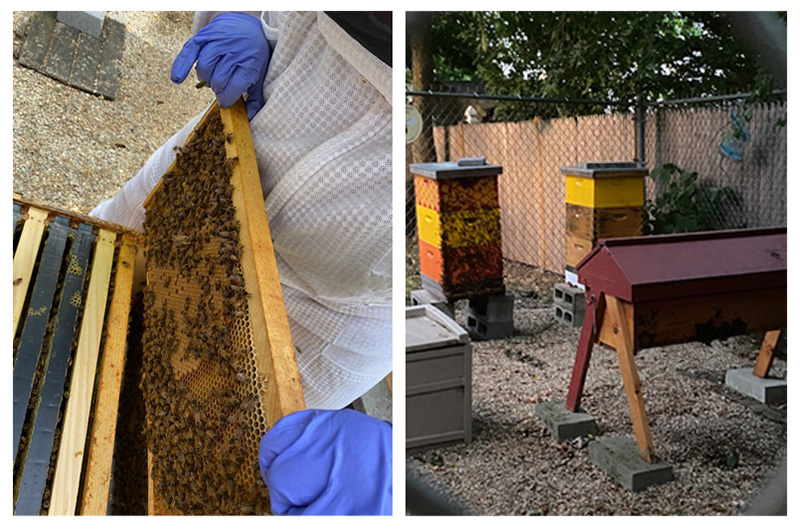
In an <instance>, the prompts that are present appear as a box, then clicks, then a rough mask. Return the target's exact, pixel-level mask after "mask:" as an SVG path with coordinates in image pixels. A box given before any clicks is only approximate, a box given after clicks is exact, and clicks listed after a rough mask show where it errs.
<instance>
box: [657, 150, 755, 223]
mask: <svg viewBox="0 0 800 531" xmlns="http://www.w3.org/2000/svg"><path fill="white" fill-rule="evenodd" d="M650 178H651V179H653V181H655V183H656V190H657V191H658V193H657V197H656V199H655V201H651V200H650V199H648V200H647V201H646V202H645V206H644V208H645V223H644V233H645V234H671V233H676V232H696V231H706V230H720V229H723V228H727V227H726V225H727V224H728V223H727V220H726V218H727V214H728V213H729V212H731V211H732V210H731V209H733V208H736V207H739V206H741V205H740V203H741V201H740V198H739V196H738V194H737V193H736V192H735V191H734V190H733V189H732V188H729V187H720V186H715V185H714V183H713V182H712V181H711V180H709V179H700V178H699V177H698V175H697V172H691V173H690V172H687V171H685V170H682V169H681V168H679V167H677V166H676V165H674V164H664V165H663V166H661V167H659V168H656V169H654V170H653V171H652V172H651V173H650Z"/></svg>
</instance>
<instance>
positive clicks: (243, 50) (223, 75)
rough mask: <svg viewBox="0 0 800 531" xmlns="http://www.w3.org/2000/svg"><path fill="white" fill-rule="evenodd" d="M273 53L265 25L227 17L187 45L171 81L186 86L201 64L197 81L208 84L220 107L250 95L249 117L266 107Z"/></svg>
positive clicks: (243, 17) (241, 17) (252, 19)
mask: <svg viewBox="0 0 800 531" xmlns="http://www.w3.org/2000/svg"><path fill="white" fill-rule="evenodd" d="M269 57H270V49H269V43H268V42H267V38H266V37H265V36H264V30H263V29H262V26H261V21H260V20H258V19H257V18H255V17H254V16H252V15H247V14H244V13H224V14H222V15H219V16H217V17H215V18H214V20H212V21H211V22H210V23H209V24H208V25H207V26H206V27H204V28H203V29H201V30H200V31H198V32H197V34H196V35H195V36H194V37H192V38H191V39H189V40H188V41H186V44H184V45H183V49H182V50H181V51H180V53H179V54H178V57H176V58H175V61H174V62H173V63H172V74H171V75H170V78H171V79H172V82H173V83H183V81H184V80H185V79H186V76H188V75H189V72H190V71H191V70H192V65H194V63H195V61H197V78H198V79H200V80H201V81H205V82H206V83H208V86H210V87H211V88H212V89H213V90H214V93H215V94H216V95H217V100H218V101H219V105H220V107H230V106H231V105H233V104H234V103H236V100H238V99H239V98H240V97H241V96H242V94H243V93H245V92H246V93H247V102H246V104H245V106H246V108H247V117H248V118H249V119H252V118H253V116H255V114H256V113H257V112H258V111H259V109H261V107H263V106H264V76H265V75H266V74H267V65H268V64H269Z"/></svg>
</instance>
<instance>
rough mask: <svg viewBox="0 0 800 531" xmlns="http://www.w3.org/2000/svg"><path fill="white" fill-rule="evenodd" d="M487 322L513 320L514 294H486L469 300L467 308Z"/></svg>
mask: <svg viewBox="0 0 800 531" xmlns="http://www.w3.org/2000/svg"><path fill="white" fill-rule="evenodd" d="M467 309H468V310H469V311H470V312H473V313H474V314H475V315H479V316H481V317H482V318H484V319H486V320H487V321H489V322H492V323H495V322H505V321H513V320H514V294H513V293H506V294H505V295H488V296H486V297H476V298H474V299H470V300H469V306H468V308H467Z"/></svg>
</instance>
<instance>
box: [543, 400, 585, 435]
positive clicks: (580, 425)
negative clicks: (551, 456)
mask: <svg viewBox="0 0 800 531" xmlns="http://www.w3.org/2000/svg"><path fill="white" fill-rule="evenodd" d="M536 416H537V417H539V420H541V421H542V423H543V424H544V425H545V426H546V427H547V429H548V430H549V431H550V434H551V435H552V436H553V437H554V438H555V440H556V441H558V442H562V441H566V440H568V439H574V438H575V437H585V436H586V435H597V423H596V422H595V420H594V417H593V416H591V415H590V414H589V413H587V412H586V410H584V409H580V408H579V409H578V411H577V412H573V411H570V410H568V409H567V408H566V403H565V402H539V403H538V404H536Z"/></svg>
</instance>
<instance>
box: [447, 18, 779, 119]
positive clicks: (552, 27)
mask: <svg viewBox="0 0 800 531" xmlns="http://www.w3.org/2000/svg"><path fill="white" fill-rule="evenodd" d="M431 31H432V39H433V42H432V46H433V50H434V55H435V60H434V64H435V70H436V72H435V75H436V78H437V79H438V80H439V81H441V82H447V81H454V80H461V81H465V80H471V81H474V82H480V83H482V84H484V85H485V91H486V92H487V93H491V94H505V95H523V96H537V97H554V98H565V97H567V98H576V97H581V98H584V99H598V100H607V99H618V100H621V101H623V102H630V101H632V100H633V99H634V97H635V96H636V95H639V94H641V95H642V96H643V97H645V98H647V99H650V100H655V99H658V98H665V99H674V98H683V97H694V96H702V95H707V94H729V93H734V92H743V91H749V90H759V91H761V92H763V93H764V94H767V93H768V92H769V90H768V89H770V90H771V78H770V77H769V75H768V74H767V73H766V72H765V70H764V68H763V67H761V66H760V65H759V63H758V60H757V58H755V57H751V56H750V55H748V54H747V53H746V52H745V50H744V48H743V47H741V46H740V45H739V43H738V42H737V41H736V39H735V38H734V36H733V33H732V32H731V30H730V27H729V25H728V23H727V20H726V19H725V17H724V16H723V15H722V14H721V13H719V12H676V11H668V12H651V11H638V12H637V11H630V12H628V11H625V12H591V11H589V12H587V11H584V12H581V11H570V12H512V11H504V12H496V11H485V12H439V13H437V14H436V15H435V17H434V19H433V23H432V26H431ZM717 72H719V73H720V74H719V75H717ZM527 111H529V112H539V111H544V113H543V114H541V116H542V117H543V118H549V117H552V116H553V112H554V111H553V108H552V106H551V107H549V108H547V109H545V108H541V109H539V108H536V109H527ZM547 111H549V115H548V113H547ZM556 112H557V111H556ZM576 112H579V113H580V114H587V113H592V112H603V109H602V108H590V107H585V108H584V107H581V108H575V107H574V106H570V107H565V108H564V109H562V113H561V114H562V115H563V114H566V113H576ZM501 114H504V113H501ZM533 116H535V115H527V114H526V113H525V112H523V111H519V112H516V111H514V109H512V108H510V107H509V109H507V110H505V114H504V119H511V120H524V119H529V118H532V117H533ZM498 119H499V118H498V117H497V116H495V120H498Z"/></svg>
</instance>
